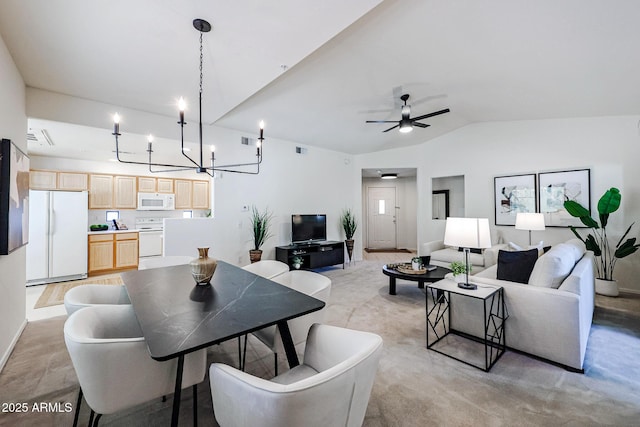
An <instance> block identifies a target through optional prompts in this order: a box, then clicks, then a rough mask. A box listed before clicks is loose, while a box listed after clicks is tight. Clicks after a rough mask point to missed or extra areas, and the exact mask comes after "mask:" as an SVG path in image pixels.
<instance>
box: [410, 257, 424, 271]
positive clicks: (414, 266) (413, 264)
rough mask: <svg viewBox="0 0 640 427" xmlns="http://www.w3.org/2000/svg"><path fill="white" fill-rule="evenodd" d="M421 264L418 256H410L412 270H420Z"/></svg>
mask: <svg viewBox="0 0 640 427" xmlns="http://www.w3.org/2000/svg"><path fill="white" fill-rule="evenodd" d="M421 266H422V259H420V257H419V256H414V257H413V258H411V268H412V269H414V270H416V271H417V270H420V267H421Z"/></svg>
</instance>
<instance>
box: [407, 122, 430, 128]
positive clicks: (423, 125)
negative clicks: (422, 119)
mask: <svg viewBox="0 0 640 427" xmlns="http://www.w3.org/2000/svg"><path fill="white" fill-rule="evenodd" d="M411 124H412V125H414V126H418V127H419V128H428V127H429V126H431V125H428V124H426V123H418V122H413V123H411Z"/></svg>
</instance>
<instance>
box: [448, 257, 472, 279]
mask: <svg viewBox="0 0 640 427" xmlns="http://www.w3.org/2000/svg"><path fill="white" fill-rule="evenodd" d="M449 268H450V269H451V272H452V273H453V279H454V280H455V281H456V282H464V283H466V282H467V281H466V277H464V276H465V275H466V274H467V273H471V269H472V265H471V264H469V271H467V265H466V264H465V263H464V262H462V261H453V262H452V263H451V265H450V266H449Z"/></svg>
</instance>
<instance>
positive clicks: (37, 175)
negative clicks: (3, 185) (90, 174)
mask: <svg viewBox="0 0 640 427" xmlns="http://www.w3.org/2000/svg"><path fill="white" fill-rule="evenodd" d="M29 188H30V189H31V190H62V191H86V190H87V189H88V188H89V186H88V179H87V174H86V173H78V172H56V171H41V170H31V171H29Z"/></svg>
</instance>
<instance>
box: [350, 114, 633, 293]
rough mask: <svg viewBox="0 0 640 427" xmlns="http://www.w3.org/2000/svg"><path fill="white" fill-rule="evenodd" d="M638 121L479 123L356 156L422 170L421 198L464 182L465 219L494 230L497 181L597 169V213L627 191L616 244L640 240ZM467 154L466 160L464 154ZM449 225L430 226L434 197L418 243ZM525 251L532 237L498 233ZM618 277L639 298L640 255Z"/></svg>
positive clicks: (552, 233) (421, 217)
mask: <svg viewBox="0 0 640 427" xmlns="http://www.w3.org/2000/svg"><path fill="white" fill-rule="evenodd" d="M639 119H640V117H638V116H622V117H595V118H576V119H557V120H531V121H516V122H496V123H477V124H472V125H468V126H466V127H464V128H461V129H458V130H456V131H454V132H451V133H449V134H447V135H443V136H441V137H439V138H436V139H433V140H431V141H428V142H426V143H424V144H422V145H420V146H416V147H411V148H405V149H397V150H389V151H384V152H378V153H371V154H367V155H362V156H358V157H357V158H356V159H355V164H356V166H357V167H358V168H370V167H377V168H386V167H417V168H418V193H419V194H430V193H431V178H432V177H441V176H451V175H464V177H465V215H466V216H468V217H486V218H489V219H490V223H493V222H494V220H495V218H494V207H493V203H494V202H493V178H494V177H495V176H500V175H513V174H516V173H518V174H520V173H536V172H544V171H553V170H570V169H579V168H590V169H591V203H592V212H594V211H595V208H596V204H597V201H598V199H599V198H600V196H601V195H602V194H603V193H604V192H605V191H606V189H608V188H609V187H612V186H615V187H618V188H619V189H620V191H621V192H622V208H621V209H620V211H619V212H616V213H614V214H612V216H611V219H610V225H609V227H608V228H609V233H610V237H611V240H612V241H613V242H614V244H615V242H616V238H619V237H620V235H621V234H622V233H623V232H624V231H625V230H626V227H628V226H629V224H631V223H632V222H634V221H636V222H637V223H636V225H635V226H634V229H633V230H632V236H638V235H639V234H640V168H639V167H638V159H640V133H639V127H638V125H639ZM461 153H464V155H461ZM443 233H444V222H443V221H437V220H432V219H431V197H421V198H420V201H419V205H418V242H426V241H430V240H436V239H441V238H442V236H443ZM499 234H502V235H503V236H504V238H505V240H507V241H514V242H516V243H518V242H519V243H521V244H526V243H527V242H528V234H527V233H526V232H525V231H519V230H515V229H514V227H496V226H492V236H493V239H494V240H496V239H497V237H498V235H499ZM571 237H572V234H571V232H570V231H569V230H568V229H563V228H547V230H545V231H543V232H533V233H532V239H533V240H542V239H543V240H544V241H545V242H546V243H548V244H555V243H558V242H561V241H563V240H566V239H568V238H571ZM615 276H616V278H617V279H618V281H619V283H620V286H621V289H624V290H630V291H634V292H638V293H640V281H639V280H638V279H637V278H638V277H640V254H638V253H636V254H634V255H632V256H631V257H628V258H626V259H623V260H621V261H619V262H618V264H617V266H616V271H615Z"/></svg>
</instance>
